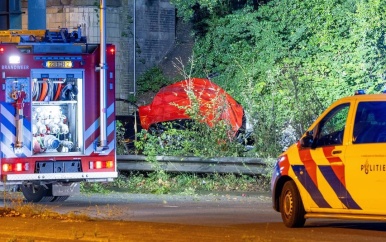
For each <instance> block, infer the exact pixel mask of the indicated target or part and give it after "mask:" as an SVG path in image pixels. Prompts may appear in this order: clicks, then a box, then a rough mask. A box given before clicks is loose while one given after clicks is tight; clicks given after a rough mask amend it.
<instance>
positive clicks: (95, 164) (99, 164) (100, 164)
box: [90, 161, 114, 170]
mask: <svg viewBox="0 0 386 242" xmlns="http://www.w3.org/2000/svg"><path fill="white" fill-rule="evenodd" d="M112 167H114V163H113V161H90V170H94V169H103V168H112Z"/></svg>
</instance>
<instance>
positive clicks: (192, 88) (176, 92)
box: [139, 78, 244, 133]
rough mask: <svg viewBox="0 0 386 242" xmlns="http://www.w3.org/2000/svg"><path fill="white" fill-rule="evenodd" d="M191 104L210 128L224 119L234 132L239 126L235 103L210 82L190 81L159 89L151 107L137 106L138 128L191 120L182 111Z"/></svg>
mask: <svg viewBox="0 0 386 242" xmlns="http://www.w3.org/2000/svg"><path fill="white" fill-rule="evenodd" d="M188 93H189V95H188ZM192 94H194V95H192ZM192 97H193V98H192ZM194 99H196V100H197V101H194ZM192 103H193V104H198V105H199V112H198V113H199V118H200V119H201V121H203V122H205V123H207V124H208V125H209V126H211V127H212V126H213V125H215V124H216V122H218V121H219V120H224V121H225V122H227V123H228V124H229V125H230V126H231V127H232V130H233V131H234V132H235V133H236V132H237V131H238V130H239V128H240V127H241V125H242V120H243V114H244V111H243V107H242V106H241V105H240V104H239V103H237V102H236V101H235V100H234V99H233V98H232V97H231V96H230V95H229V94H228V93H226V92H225V91H224V90H223V89H222V88H221V87H219V86H218V85H216V84H214V83H213V82H211V81H210V80H208V79H200V78H192V79H189V80H183V81H179V82H177V83H174V84H172V85H169V86H166V87H163V88H162V89H161V90H160V91H159V92H158V93H157V94H156V96H155V97H154V99H153V102H152V103H151V104H149V105H146V106H140V107H139V117H140V120H141V126H142V127H143V128H144V129H149V127H150V126H151V125H152V124H156V123H160V122H166V121H173V120H181V119H191V117H190V116H188V115H187V114H186V112H185V110H186V108H191V107H192Z"/></svg>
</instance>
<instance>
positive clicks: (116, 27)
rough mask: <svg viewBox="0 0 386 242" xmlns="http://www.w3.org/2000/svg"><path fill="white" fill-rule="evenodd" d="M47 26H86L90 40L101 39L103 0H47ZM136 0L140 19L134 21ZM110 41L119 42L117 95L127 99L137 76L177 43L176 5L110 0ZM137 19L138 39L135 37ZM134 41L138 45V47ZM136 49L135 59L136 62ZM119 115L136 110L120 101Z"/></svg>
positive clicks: (24, 23) (151, 0)
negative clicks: (100, 16) (100, 13)
mask: <svg viewBox="0 0 386 242" xmlns="http://www.w3.org/2000/svg"><path fill="white" fill-rule="evenodd" d="M30 1H32V0H30ZM46 1H47V16H46V21H47V29H57V28H58V27H67V28H69V29H70V28H73V27H77V26H78V25H81V26H82V31H83V35H85V36H87V39H88V42H89V43H99V37H100V32H99V31H100V30H99V1H97V0H46ZM134 1H135V5H136V20H135V21H134V19H133V16H134V11H133V8H134ZM27 3H28V0H22V11H24V12H25V14H24V15H23V16H22V26H23V29H27V28H28V5H27ZM106 7H107V8H106V32H107V33H106V36H107V42H108V43H112V44H115V45H116V97H117V98H118V99H127V98H128V97H129V94H133V93H134V91H135V86H134V85H135V80H134V64H135V70H136V73H135V76H136V78H138V77H139V76H140V74H141V73H143V72H144V71H146V70H147V69H148V68H149V67H153V66H154V65H156V64H158V63H159V62H160V61H161V60H162V58H163V57H164V56H165V55H166V54H167V53H168V51H169V50H170V49H171V48H172V47H173V44H174V40H175V9H174V7H173V6H172V5H171V4H170V3H169V1H168V0H106ZM134 22H135V23H136V28H135V30H136V32H135V33H136V40H135V41H134ZM134 44H135V46H136V48H135V50H136V51H134ZM134 52H136V53H135V59H136V61H135V63H134ZM116 107H117V115H128V114H130V113H131V112H133V111H134V110H132V109H130V108H131V107H129V105H128V104H127V103H125V102H120V101H117V102H116Z"/></svg>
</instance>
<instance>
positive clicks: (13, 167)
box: [3, 163, 29, 172]
mask: <svg viewBox="0 0 386 242" xmlns="http://www.w3.org/2000/svg"><path fill="white" fill-rule="evenodd" d="M28 170H29V165H28V163H15V164H3V172H10V171H28Z"/></svg>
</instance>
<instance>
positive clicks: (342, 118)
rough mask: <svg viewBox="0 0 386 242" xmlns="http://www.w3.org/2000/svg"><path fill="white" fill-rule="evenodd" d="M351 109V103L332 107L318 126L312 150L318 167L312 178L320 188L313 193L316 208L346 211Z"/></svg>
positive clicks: (312, 156)
mask: <svg viewBox="0 0 386 242" xmlns="http://www.w3.org/2000/svg"><path fill="white" fill-rule="evenodd" d="M349 108H350V104H349V103H342V104H339V105H336V106H335V107H332V108H331V109H330V111H329V112H328V113H327V114H326V115H325V116H324V117H323V118H322V119H321V120H320V122H319V123H318V124H317V126H316V130H315V132H316V135H315V139H314V142H313V145H312V148H311V150H310V154H311V159H312V161H311V163H312V162H313V163H314V166H315V167H316V169H315V174H314V175H313V176H314V177H312V175H311V176H310V178H311V179H312V180H313V183H315V188H314V189H316V190H315V191H311V193H310V194H311V196H312V198H313V200H314V201H315V204H313V205H312V204H311V206H312V207H313V208H321V209H330V208H334V209H342V208H344V205H343V203H344V200H345V196H346V192H345V189H344V186H345V185H344V169H345V168H344V164H343V160H344V152H345V148H346V145H344V138H345V135H346V133H347V132H346V129H345V127H346V124H347V117H348V113H349ZM309 163H310V162H309Z"/></svg>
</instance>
